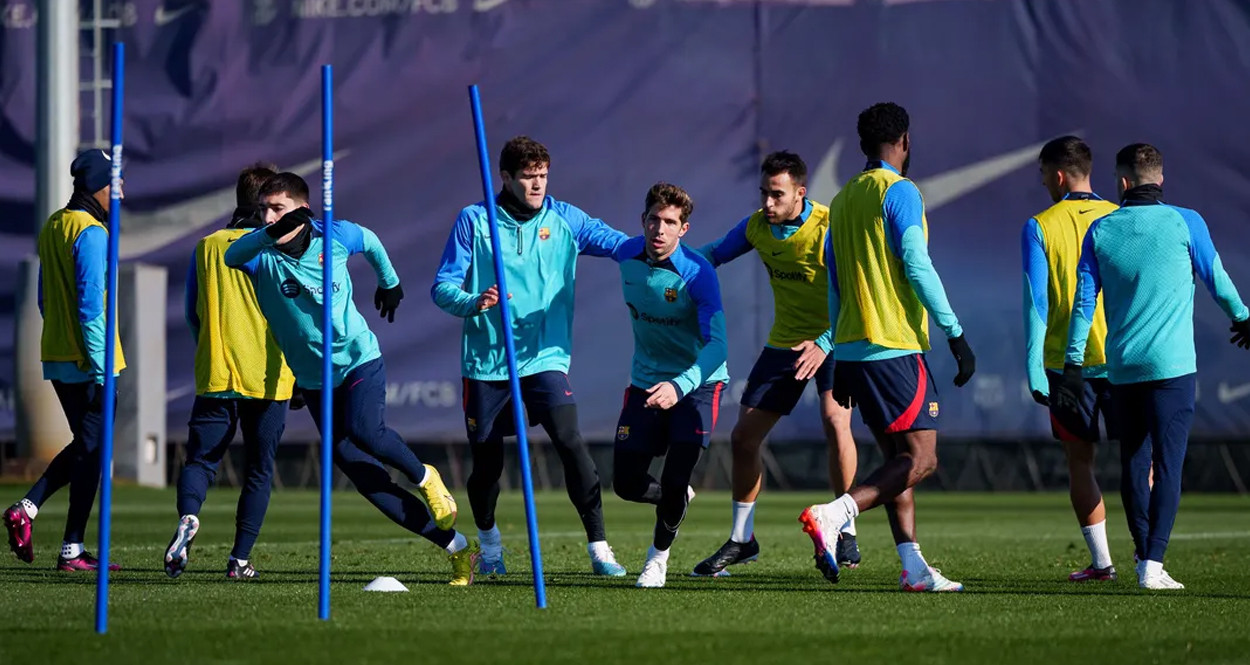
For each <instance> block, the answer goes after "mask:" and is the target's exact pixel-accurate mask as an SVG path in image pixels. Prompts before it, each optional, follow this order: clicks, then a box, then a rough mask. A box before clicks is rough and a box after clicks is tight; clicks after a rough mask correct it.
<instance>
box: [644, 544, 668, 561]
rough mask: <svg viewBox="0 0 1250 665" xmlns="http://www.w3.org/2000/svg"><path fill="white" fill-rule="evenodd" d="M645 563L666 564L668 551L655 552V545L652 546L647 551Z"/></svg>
mask: <svg viewBox="0 0 1250 665" xmlns="http://www.w3.org/2000/svg"><path fill="white" fill-rule="evenodd" d="M647 561H659V562H660V563H668V550H657V549H655V545H652V546H651V547H649V548H648V549H647Z"/></svg>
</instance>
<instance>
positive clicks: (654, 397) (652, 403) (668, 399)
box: [645, 381, 678, 410]
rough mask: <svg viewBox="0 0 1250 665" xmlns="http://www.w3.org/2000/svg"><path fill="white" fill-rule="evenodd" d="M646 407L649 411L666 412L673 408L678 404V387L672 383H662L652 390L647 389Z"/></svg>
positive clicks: (651, 388) (652, 387)
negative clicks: (658, 410)
mask: <svg viewBox="0 0 1250 665" xmlns="http://www.w3.org/2000/svg"><path fill="white" fill-rule="evenodd" d="M647 394H648V395H650V396H649V397H647V403H646V405H645V406H646V407H647V408H648V409H660V410H666V409H670V408H672V407H673V405H674V404H676V403H677V400H678V397H677V386H676V385H674V384H673V382H672V381H661V382H659V383H657V384H655V385H654V386H651V387H650V388H647Z"/></svg>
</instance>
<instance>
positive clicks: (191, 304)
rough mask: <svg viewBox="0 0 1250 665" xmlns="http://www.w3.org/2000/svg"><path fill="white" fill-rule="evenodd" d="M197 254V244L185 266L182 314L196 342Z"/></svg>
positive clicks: (197, 319) (198, 295)
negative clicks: (185, 276)
mask: <svg viewBox="0 0 1250 665" xmlns="http://www.w3.org/2000/svg"><path fill="white" fill-rule="evenodd" d="M199 253H200V245H199V244H198V243H197V244H196V246H195V249H194V250H192V252H191V265H189V266H187V292H186V297H185V298H184V304H183V314H185V315H186V317H187V325H188V326H190V327H191V337H192V338H193V339H195V340H196V341H198V340H199V339H200V315H199V311H198V310H199V306H198V300H199V297H200V285H199V270H196V261H197V257H198V255H199Z"/></svg>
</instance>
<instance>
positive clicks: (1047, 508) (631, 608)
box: [0, 486, 1250, 665]
mask: <svg viewBox="0 0 1250 665" xmlns="http://www.w3.org/2000/svg"><path fill="white" fill-rule="evenodd" d="M21 491H22V490H21V489H20V488H18V487H12V486H10V487H0V503H3V504H5V505H7V504H9V503H11V502H12V501H13V500H15V499H17V498H18V497H19V496H20V492H21ZM115 496H116V499H115V501H116V503H115V520H114V541H113V542H114V547H115V551H114V559H115V560H116V561H118V562H120V563H121V564H122V565H123V566H125V567H126V570H125V571H124V572H121V573H117V574H115V575H114V576H113V579H114V581H115V583H114V585H113V595H112V613H111V623H110V632H109V634H108V635H104V636H98V635H95V634H94V633H93V632H92V626H93V623H92V617H93V608H94V597H95V585H94V577H91V576H86V575H81V574H77V575H76V574H70V573H57V572H55V571H53V570H52V566H53V565H54V563H55V558H56V549H55V548H56V547H57V546H59V536H60V529H61V526H62V519H63V515H64V509H65V500H66V499H65V494H64V493H62V494H61V495H59V496H58V497H56V498H55V499H54V500H53V501H51V502H49V504H48V505H47V506H45V509H44V511H43V512H42V513H41V514H40V516H39V519H38V521H37V522H36V525H35V542H36V560H35V563H34V564H33V565H27V564H24V563H21V562H19V561H17V559H16V558H14V557H12V556H11V555H9V554H8V553H7V552H5V553H4V557H3V559H2V563H0V617H2V618H3V620H2V621H0V663H14V664H17V663H70V662H72V663H78V664H79V665H94V664H96V663H136V662H166V663H180V664H181V663H262V662H264V663H278V662H290V663H364V662H371V663H402V662H421V663H429V664H431V665H434V664H437V665H452V664H455V663H478V664H480V663H508V664H521V663H578V664H591V665H597V664H600V663H634V664H638V665H647V664H656V665H658V664H661V663H674V662H683V663H684V662H699V663H717V664H721V663H761V664H762V663H794V662H808V663H812V662H820V663H835V664H837V663H882V662H896V663H904V664H906V665H916V664H920V663H1012V665H1018V664H1021V663H1046V664H1047V665H1054V664H1055V663H1091V664H1092V663H1096V664H1098V665H1106V664H1111V663H1135V664H1141V663H1182V662H1184V663H1241V662H1250V499H1248V498H1245V497H1235V496H1204V495H1187V496H1185V498H1184V499H1183V501H1182V505H1181V514H1180V517H1179V520H1178V523H1177V527H1176V530H1175V533H1174V537H1173V541H1172V547H1171V551H1170V552H1169V558H1168V562H1167V563H1168V569H1169V571H1170V572H1171V573H1172V574H1173V576H1174V577H1176V578H1177V579H1178V580H1180V581H1182V582H1184V583H1185V585H1186V586H1187V587H1188V588H1187V589H1186V590H1185V591H1182V592H1172V593H1163V592H1158V593H1148V592H1144V591H1141V590H1139V589H1138V588H1137V587H1136V584H1135V577H1134V575H1133V570H1132V555H1131V549H1130V546H1129V541H1128V533H1127V529H1126V527H1125V525H1124V519H1123V514H1122V512H1121V510H1120V506H1119V502H1118V501H1117V500H1113V498H1112V497H1108V500H1109V503H1110V505H1109V506H1108V514H1109V515H1110V519H1109V520H1108V521H1109V523H1110V529H1109V531H1110V534H1111V544H1112V553H1113V555H1114V556H1115V560H1116V563H1117V564H1118V567H1119V569H1120V572H1121V574H1122V577H1121V579H1120V580H1119V581H1117V582H1114V583H1092V584H1087V585H1074V584H1071V583H1069V582H1067V581H1066V579H1065V578H1066V577H1067V574H1068V572H1069V571H1071V570H1073V569H1075V568H1079V567H1082V566H1083V565H1084V564H1085V563H1086V561H1087V559H1086V556H1087V555H1086V553H1085V547H1084V542H1083V541H1081V539H1080V532H1079V531H1077V529H1076V526H1075V522H1074V520H1073V518H1072V514H1071V510H1070V508H1069V507H1068V504H1067V497H1066V496H1064V495H1061V494H1044V495H1014V494H1008V495H1002V494H979V495H951V494H940V493H923V494H921V495H920V497H919V502H918V503H919V516H918V519H919V535H920V540H921V543H922V544H923V546H924V551H925V554H926V555H927V556H928V558H929V561H930V563H931V564H932V565H934V566H936V567H938V568H941V569H942V570H943V572H944V573H946V574H947V575H948V576H949V577H951V578H952V579H956V580H960V581H962V582H964V583H965V584H966V585H967V586H968V591H967V592H966V593H964V594H952V595H910V594H907V595H905V594H903V593H901V592H899V591H898V589H897V576H898V558H897V556H896V554H895V552H894V548H893V544H892V542H891V540H890V536H889V529H888V527H887V526H886V524H885V515H884V513H883V512H882V511H880V510H874V511H872V512H870V513H868V514H867V515H865V516H863V517H861V518H860V527H859V530H860V543H861V549H862V551H863V553H864V557H865V560H864V565H862V566H861V567H860V568H859V569H857V570H853V571H846V572H845V574H844V575H843V579H842V582H841V583H840V584H838V585H836V586H835V585H831V584H829V583H828V582H826V581H825V580H824V579H823V578H821V577H820V575H819V574H818V573H817V572H816V570H815V569H814V568H813V565H812V550H811V545H810V541H809V540H808V539H807V538H806V536H804V535H803V534H802V532H801V531H800V530H799V526H798V524H797V522H796V516H797V515H798V513H799V512H800V510H801V509H802V507H803V506H804V505H806V504H809V503H812V502H815V501H820V500H828V498H827V497H824V496H822V495H816V494H787V493H778V492H774V493H768V494H765V495H764V496H763V497H762V501H761V503H760V506H759V512H758V514H757V517H756V533H757V535H758V537H759V540H760V542H761V544H762V546H763V552H762V556H761V560H760V561H759V562H757V563H754V564H750V565H746V566H738V567H736V568H731V570H732V571H733V573H734V575H733V576H732V577H729V578H724V579H716V580H708V579H692V578H689V577H687V576H686V575H687V573H688V572H689V570H690V568H691V567H692V566H693V565H694V564H695V563H696V562H698V561H699V560H700V559H701V558H703V557H704V556H706V555H708V554H710V553H711V552H712V551H713V550H714V549H715V548H716V547H718V546H719V545H720V544H721V543H722V542H723V541H724V539H725V537H726V536H727V534H728V519H729V497H728V496H727V495H726V494H723V493H712V492H706V493H701V494H700V495H699V496H698V497H697V498H696V499H695V502H694V505H693V506H692V507H691V511H690V514H689V516H688V518H687V520H686V523H685V526H684V527H683V529H682V532H681V534H680V536H679V537H678V540H677V543H676V545H675V546H674V547H675V548H674V550H673V555H672V557H671V559H670V563H669V565H670V568H669V577H668V587H667V588H665V589H660V590H643V589H635V588H634V587H633V583H634V580H635V576H636V575H637V572H638V571H639V569H640V567H641V563H642V559H643V556H644V554H645V551H646V547H647V545H648V544H649V542H650V537H651V524H652V519H653V514H652V511H651V510H650V509H649V507H647V506H638V505H632V504H627V503H624V502H622V501H620V500H619V499H617V498H616V497H615V496H608V497H605V502H606V506H605V511H606V517H607V524H608V534H609V540H610V542H611V544H612V545H613V547H614V549H615V550H616V554H617V557H618V558H619V559H620V561H621V563H623V564H625V566H626V567H627V568H629V570H630V573H631V574H630V576H629V577H627V578H625V579H603V578H596V577H593V576H591V575H590V573H589V564H588V561H587V557H586V552H585V543H584V537H583V535H582V534H581V533H580V529H579V525H578V522H577V520H576V516H575V515H574V513H573V510H572V508H571V507H570V506H569V504H568V502H567V500H566V499H565V497H564V496H563V494H561V493H545V494H541V495H540V496H539V497H538V508H539V518H540V528H541V531H542V534H543V536H542V538H543V554H544V557H545V564H546V569H547V585H548V587H547V588H548V595H549V600H550V608H549V609H547V610H546V611H537V610H535V609H534V607H533V592H532V589H531V587H530V579H531V578H530V575H529V573H528V571H529V557H528V548H527V546H526V542H525V522H524V519H523V512H522V503H521V497H520V495H519V494H506V495H504V497H503V498H502V500H501V506H500V527H501V529H502V530H503V532H504V542H505V546H507V547H508V548H509V558H508V565H509V567H510V569H511V571H512V572H511V574H510V575H508V576H507V577H506V578H501V579H498V580H481V579H479V581H478V583H476V584H475V585H474V586H473V587H470V588H468V589H453V588H448V587H447V586H445V582H446V580H447V577H448V571H449V566H448V564H447V562H446V559H445V557H444V556H443V555H442V554H441V552H440V551H439V550H437V549H436V548H435V547H434V546H432V545H430V544H428V543H426V542H425V541H419V540H417V539H415V538H410V537H407V534H406V533H405V532H403V531H402V530H400V529H399V527H397V526H395V525H393V524H391V523H390V522H388V521H386V520H385V518H383V517H381V516H380V515H379V514H378V513H377V512H376V511H374V510H373V508H372V507H371V506H369V505H368V504H367V503H365V501H364V499H362V498H360V497H359V496H357V495H355V494H352V493H347V492H340V493H337V494H336V495H335V499H334V510H335V513H334V525H335V530H334V573H333V575H334V577H333V579H334V583H333V611H332V620H331V621H330V622H329V623H322V622H319V621H317V619H316V594H317V575H316V566H317V545H316V543H317V505H318V504H317V496H316V494H315V493H310V492H300V491H283V492H276V493H275V494H274V497H273V502H272V504H271V506H270V509H269V516H268V520H267V522H266V524H265V528H264V531H263V532H262V534H261V540H260V542H259V543H258V545H257V548H256V551H255V553H254V554H253V560H254V562H255V564H256V566H257V568H258V569H259V570H260V571H261V575H262V578H261V579H260V580H257V581H253V582H246V583H229V582H227V581H226V580H225V579H224V567H225V560H226V557H227V555H228V553H229V542H230V539H231V537H232V534H233V527H234V521H233V511H234V503H235V500H236V497H237V494H236V491H235V490H232V489H217V490H214V491H212V492H211V493H210V494H209V502H208V504H207V506H206V507H205V510H204V511H203V512H202V513H201V519H202V521H203V527H202V528H201V531H200V535H199V538H198V539H197V541H196V545H195V549H194V550H193V552H192V559H191V566H190V568H189V569H188V571H187V572H186V573H185V574H184V575H183V576H182V578H180V579H178V580H170V579H168V578H166V577H165V574H164V572H163V570H162V568H161V556H162V554H163V551H164V547H165V545H166V543H167V542H168V539H169V537H170V535H171V534H172V533H173V528H174V526H175V521H176V515H175V514H174V496H173V492H172V490H167V491H158V490H145V489H136V488H128V487H124V488H119V489H118V491H117V492H116V495H115ZM457 498H458V499H459V500H460V506H461V510H462V514H461V520H462V523H463V525H464V526H465V527H466V532H467V533H469V534H471V535H475V534H476V530H474V529H473V528H472V522H471V521H470V520H469V518H468V517H469V516H468V501H467V499H466V498H465V497H464V496H463V494H462V493H457ZM88 537H89V538H91V539H94V538H95V535H94V524H93V528H92V529H91V533H90V534H89V536H88ZM380 575H388V576H394V577H398V578H399V579H400V580H401V581H403V582H404V583H405V584H407V585H408V586H409V588H410V589H411V592H410V593H406V594H381V593H366V592H364V591H362V590H361V587H363V586H364V585H365V584H366V583H368V582H369V581H370V580H371V579H373V578H374V577H377V576H380Z"/></svg>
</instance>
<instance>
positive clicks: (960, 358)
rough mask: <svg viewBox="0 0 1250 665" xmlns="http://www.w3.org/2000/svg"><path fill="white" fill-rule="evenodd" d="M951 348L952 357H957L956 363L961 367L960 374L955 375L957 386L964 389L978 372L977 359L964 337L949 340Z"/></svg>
mask: <svg viewBox="0 0 1250 665" xmlns="http://www.w3.org/2000/svg"><path fill="white" fill-rule="evenodd" d="M947 343H948V344H950V347H951V355H953V356H955V362H956V363H958V365H959V373H958V374H956V375H955V385H956V386H957V387H963V385H964V384H966V383H968V381H969V380H970V379H972V375H973V374H975V373H976V371H977V357H976V355H974V354H973V353H972V347H971V346H968V340H966V339H964V336H963V335H960V336H959V337H952V338H950V339H949V340H947Z"/></svg>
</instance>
